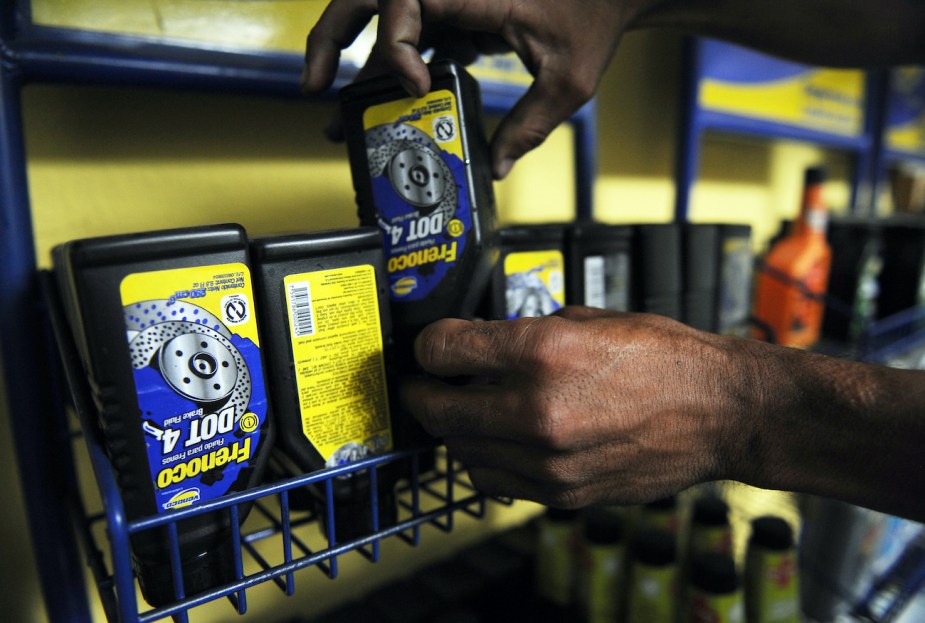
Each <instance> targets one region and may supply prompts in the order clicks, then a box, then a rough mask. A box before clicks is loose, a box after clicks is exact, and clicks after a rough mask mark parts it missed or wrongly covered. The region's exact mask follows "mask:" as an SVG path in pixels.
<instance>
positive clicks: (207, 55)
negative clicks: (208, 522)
mask: <svg viewBox="0 0 925 623" xmlns="http://www.w3.org/2000/svg"><path fill="white" fill-rule="evenodd" d="M30 15H31V14H30V8H29V3H28V1H27V0H15V1H14V2H3V3H0V248H2V249H3V250H4V251H3V261H2V262H0V291H2V292H3V293H4V294H3V296H2V297H0V360H2V361H3V362H4V364H5V365H4V366H3V373H4V375H5V386H6V388H7V402H8V406H9V410H10V414H11V427H12V431H13V444H14V446H15V448H16V450H17V456H16V459H17V461H18V465H19V472H20V474H21V481H22V485H23V496H24V500H25V506H26V514H27V518H28V522H29V525H30V528H31V530H32V533H33V534H34V535H41V538H37V539H34V542H35V556H36V563H37V567H38V571H39V576H40V582H41V586H42V592H43V596H44V601H45V606H46V611H47V614H48V616H49V619H50V620H52V621H67V622H68V623H71V622H80V621H90V620H91V617H90V609H89V606H88V603H87V599H86V587H85V586H84V582H83V575H84V566H85V559H84V557H82V556H81V554H80V552H79V551H78V550H79V547H78V546H79V545H81V544H82V545H84V546H85V547H86V551H87V554H86V561H87V562H88V564H89V565H90V568H91V570H92V571H93V573H94V576H95V578H96V583H97V585H98V586H97V588H98V591H99V593H100V595H101V598H102V601H103V604H104V605H105V608H106V610H107V613H108V615H109V616H110V618H113V619H116V618H121V620H126V621H131V620H136V619H137V620H143V621H149V620H154V619H156V618H160V617H163V616H176V617H177V618H178V619H179V620H181V621H182V620H185V617H186V611H187V610H188V609H189V608H191V607H194V606H196V605H198V604H200V603H204V602H206V601H211V600H214V599H218V598H219V597H222V596H227V597H229V598H231V599H232V600H233V601H235V602H236V603H237V608H238V609H239V610H242V609H246V600H245V590H246V589H248V588H250V587H252V586H254V585H256V584H258V583H262V582H266V581H273V582H275V583H278V584H280V583H281V585H282V587H283V588H284V590H285V591H287V592H288V591H290V590H291V586H292V579H291V578H292V576H291V574H292V573H293V572H294V571H296V570H298V569H301V568H302V567H307V566H318V567H320V568H322V569H323V570H324V569H326V573H329V574H330V573H331V572H332V570H334V571H333V572H334V573H335V574H336V558H337V556H339V555H342V554H343V553H345V552H347V551H351V550H356V551H359V552H366V553H367V555H368V557H370V558H373V559H374V558H376V557H377V556H378V543H379V541H380V540H381V539H383V538H387V537H389V536H393V535H394V536H396V537H399V538H406V539H410V540H411V541H412V542H414V541H415V540H416V538H417V534H418V530H419V528H420V526H421V525H425V524H428V525H436V526H437V527H438V528H440V529H441V530H449V529H451V528H452V523H453V515H454V513H456V512H458V511H459V512H465V513H467V514H476V515H478V514H479V513H480V512H481V510H480V509H481V508H482V504H483V501H482V499H481V498H480V496H478V495H477V494H476V493H475V492H473V491H471V490H470V489H467V488H465V481H464V480H462V479H461V478H459V473H458V471H457V469H456V467H455V466H454V465H453V464H452V462H450V467H449V468H448V469H446V470H444V471H443V472H438V473H436V474H432V475H431V476H429V477H428V478H426V479H425V478H421V479H420V480H419V481H417V482H415V480H416V479H413V480H412V482H411V483H409V487H408V488H407V490H406V492H405V494H404V498H405V500H404V504H403V507H404V509H405V511H406V513H407V517H406V518H405V519H403V520H402V521H401V522H400V523H399V524H398V525H396V526H394V527H390V528H389V529H387V530H382V531H377V532H376V533H375V534H372V535H370V536H368V537H367V538H364V539H359V540H357V541H355V542H351V543H343V544H341V543H336V542H335V541H334V540H333V539H330V540H329V542H328V545H327V546H326V547H324V548H322V549H320V550H318V551H315V552H309V551H308V550H299V551H301V553H300V554H292V553H291V552H292V549H291V548H292V547H293V546H295V547H296V548H297V549H298V548H299V545H298V541H297V540H296V538H295V537H293V536H292V532H291V531H292V529H293V528H294V526H295V525H296V524H295V519H294V518H293V517H291V516H290V513H289V510H288V508H287V504H286V501H287V497H288V492H289V491H291V490H293V489H295V488H298V487H301V486H304V485H306V484H308V483H309V482H316V483H319V484H320V483H322V482H328V483H329V482H330V479H331V478H333V477H335V476H336V475H337V473H338V472H337V471H336V470H335V471H330V472H328V471H326V472H321V473H318V474H312V475H301V476H294V475H289V476H286V477H283V478H282V479H281V480H279V481H278V482H275V483H273V484H270V485H267V486H265V487H260V488H258V489H255V490H253V491H249V492H247V493H244V494H241V495H238V496H231V497H229V498H227V499H222V500H221V501H219V502H216V503H215V505H214V506H212V505H203V506H201V507H196V509H195V510H191V511H183V512H182V513H177V514H171V515H170V516H169V518H168V519H164V520H161V519H160V518H150V519H145V520H139V521H135V522H128V521H127V520H126V517H125V513H124V510H123V509H122V504H121V500H120V499H119V497H118V495H117V494H115V493H113V492H114V491H115V488H114V480H113V475H112V468H111V466H110V465H109V463H108V458H107V457H106V454H105V452H104V451H103V450H102V447H101V445H100V443H99V440H98V439H97V438H96V437H95V436H94V435H93V433H92V430H93V427H92V426H91V427H88V426H86V424H87V423H88V422H89V421H92V419H93V418H92V416H90V415H89V413H92V411H91V410H89V409H88V404H89V403H87V402H86V398H85V397H84V398H80V397H79V396H80V392H81V390H79V389H77V390H76V391H74V392H72V393H73V398H72V401H73V402H74V403H75V404H78V405H79V404H81V403H83V406H79V407H78V412H79V413H80V414H81V418H83V419H84V423H85V426H84V427H83V428H84V429H85V430H87V431H90V434H88V435H85V436H84V439H85V440H86V443H85V444H82V445H81V444H78V448H81V449H82V448H84V447H85V448H86V450H85V451H86V452H88V453H89V460H90V462H91V463H92V465H93V467H94V473H95V476H96V479H97V483H98V486H99V488H100V490H101V492H102V495H103V497H104V512H103V513H102V514H94V515H93V516H92V517H90V516H88V515H87V509H86V508H85V507H84V505H83V502H82V501H81V500H80V499H75V497H74V495H73V494H74V492H75V491H78V487H77V483H76V481H75V477H74V475H73V474H74V469H73V468H74V458H73V456H72V454H73V453H72V450H73V444H72V443H71V438H70V437H69V436H68V435H67V434H66V433H67V430H68V428H67V418H66V414H65V408H64V402H65V401H63V400H60V399H58V400H56V398H55V393H54V392H50V391H48V387H49V384H50V382H53V381H54V379H55V376H56V372H57V369H56V367H55V366H53V365H51V364H52V362H53V361H54V359H53V356H52V355H50V352H51V351H53V347H52V346H50V345H49V346H42V344H44V343H47V342H49V340H48V339H46V338H47V335H46V334H47V323H45V322H44V321H43V319H44V317H45V311H46V310H45V309H44V308H43V296H42V292H41V288H40V283H39V279H38V273H37V265H36V262H35V246H34V239H33V226H32V220H31V213H30V206H29V194H28V180H27V175H26V155H25V148H24V140H23V129H22V127H23V124H22V119H23V111H22V108H21V105H22V104H21V91H22V88H23V86H24V85H26V84H30V83H36V82H44V83H73V84H101V85H122V86H129V87H133V86H138V87H142V86H143V87H152V86H153V87H161V88H169V89H195V90H202V91H209V92H228V93H244V94H259V95H270V96H274V97H293V98H296V97H303V96H302V94H301V93H300V92H299V89H298V84H299V77H300V74H301V70H302V62H303V61H302V58H301V56H300V55H297V54H285V53H275V52H253V51H245V50H234V49H227V48H220V47H214V46H213V47H209V46H202V45H187V44H183V43H180V42H173V41H170V42H166V41H162V40H157V39H153V38H146V37H138V36H127V35H125V36H124V35H115V34H105V33H100V32H87V31H81V30H72V29H63V28H52V27H45V26H39V25H35V24H33V23H32V21H31V17H30ZM356 71H357V68H356V67H345V68H344V71H342V73H341V74H340V75H339V76H338V78H337V80H336V81H335V84H334V86H333V88H332V89H331V90H330V91H329V92H328V93H327V94H325V95H324V96H322V98H323V99H328V100H331V99H332V97H333V94H334V93H335V92H336V90H337V89H338V88H339V87H340V86H343V85H344V84H346V83H347V82H349V81H350V80H351V79H352V78H353V76H354V75H355V73H356ZM482 90H483V99H484V107H485V109H486V111H487V112H489V113H495V114H501V113H504V112H506V111H507V110H509V109H510V107H511V105H512V104H513V102H514V101H516V99H517V97H519V96H520V95H521V94H522V93H523V90H524V88H523V87H515V86H510V85H506V84H494V83H489V82H484V81H483V83H482ZM595 113H596V111H595V105H594V102H592V103H590V104H588V105H587V106H585V107H584V108H582V109H581V110H580V111H579V112H578V113H576V115H575V116H574V117H573V118H572V120H571V121H572V124H573V126H574V129H575V152H576V153H575V167H576V177H577V184H576V186H577V189H576V201H577V212H578V217H579V218H587V217H590V215H591V214H592V213H593V211H592V206H591V200H592V195H593V193H592V186H593V180H594V174H595V166H596V125H595ZM71 386H72V389H75V388H79V386H80V383H79V382H76V383H75V380H74V379H71ZM81 451H83V450H81ZM416 457H417V453H412V454H411V457H410V458H412V459H416ZM403 458H404V459H407V458H409V457H407V456H404V455H388V456H385V457H381V458H377V459H373V460H371V461H365V462H362V463H358V464H356V465H354V466H352V467H351V468H349V469H357V470H359V469H370V470H372V471H373V472H375V471H376V470H377V469H378V468H380V467H381V466H382V465H384V464H385V463H387V462H390V461H395V460H400V459H403ZM430 478H434V480H430ZM422 498H429V499H430V500H431V502H432V503H433V504H435V505H436V508H435V509H432V510H429V511H427V512H424V511H423V510H421V509H422V507H421V506H419V504H420V503H421V500H422ZM62 500H66V501H67V503H66V504H62ZM277 500H278V501H277ZM271 501H272V502H271ZM245 502H252V503H253V504H254V506H255V512H256V514H260V515H262V516H263V517H264V518H265V519H266V518H267V515H269V516H270V517H272V521H270V523H271V524H272V525H273V529H272V530H260V531H258V532H257V533H251V534H248V533H246V532H242V533H241V534H240V535H237V536H238V537H239V538H238V540H237V542H236V547H235V549H236V554H237V555H238V556H240V555H243V554H246V555H248V556H251V557H252V558H253V557H254V553H255V550H254V548H253V547H251V545H252V543H254V542H256V541H257V540H261V539H278V542H279V543H280V548H281V551H284V552H286V553H285V556H284V559H283V560H282V561H281V562H275V563H266V564H264V563H265V562H266V561H264V563H261V561H260V560H257V562H258V563H260V564H261V566H262V569H263V570H262V571H261V572H259V573H257V574H250V575H243V574H242V573H241V567H239V568H238V571H239V573H238V578H237V580H236V581H235V582H232V583H231V584H229V585H226V586H223V587H219V588H217V589H216V591H215V592H213V593H210V594H208V595H199V596H192V597H188V598H184V599H181V600H179V602H178V603H177V604H174V605H171V606H170V607H167V608H161V609H156V610H153V611H148V612H143V613H139V612H138V610H137V608H136V606H137V602H136V600H135V586H134V579H133V577H132V575H131V566H130V562H129V553H128V534H130V533H134V532H137V531H142V530H149V529H152V528H153V527H155V526H161V525H162V524H163V523H164V522H167V524H168V532H169V531H170V526H173V528H172V530H173V533H174V535H175V534H176V529H175V523H173V522H175V521H176V519H179V518H181V517H182V516H186V515H187V514H193V513H198V512H206V511H207V510H209V508H213V507H214V508H223V509H228V512H231V513H235V512H236V510H235V509H236V508H237V505H239V504H243V503H245ZM63 506H66V508H67V510H69V511H70V512H62V507H63ZM260 509H262V510H260ZM328 512H329V513H330V512H333V511H331V509H330V507H329V508H328ZM252 516H253V515H252ZM72 518H77V520H78V521H77V525H76V526H72V525H71V519H72ZM303 519H304V520H305V521H307V522H309V523H310V522H311V521H314V520H316V519H317V518H303ZM98 524H102V525H103V526H104V527H105V529H106V532H107V533H108V535H109V537H108V545H107V547H102V546H101V545H100V544H99V543H98V542H97V541H96V540H95V539H94V530H95V526H97V525H98ZM332 524H333V522H328V524H327V525H332ZM246 526H247V524H246V523H245V527H246ZM75 529H76V534H77V536H76V537H75V536H74V532H75ZM409 534H410V536H409ZM105 549H110V550H111V552H110V553H108V554H107V553H105V552H104V550H105ZM107 561H108V563H107Z"/></svg>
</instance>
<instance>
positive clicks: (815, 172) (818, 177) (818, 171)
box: [804, 166, 828, 186]
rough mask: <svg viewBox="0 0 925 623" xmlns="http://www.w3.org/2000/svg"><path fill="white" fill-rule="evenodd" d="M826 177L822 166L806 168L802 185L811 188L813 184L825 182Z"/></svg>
mask: <svg viewBox="0 0 925 623" xmlns="http://www.w3.org/2000/svg"><path fill="white" fill-rule="evenodd" d="M827 177H828V171H827V170H826V168H825V167H823V166H815V167H808V168H807V169H806V174H805V179H804V184H805V185H806V186H812V185H815V184H822V183H823V182H825V180H826V178H827Z"/></svg>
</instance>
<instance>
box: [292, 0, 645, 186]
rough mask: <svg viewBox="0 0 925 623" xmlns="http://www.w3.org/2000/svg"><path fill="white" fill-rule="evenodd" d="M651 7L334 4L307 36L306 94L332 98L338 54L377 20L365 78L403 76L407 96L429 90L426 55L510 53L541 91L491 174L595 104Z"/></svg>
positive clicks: (530, 99) (505, 129)
mask: <svg viewBox="0 0 925 623" xmlns="http://www.w3.org/2000/svg"><path fill="white" fill-rule="evenodd" d="M653 1H654V0H586V1H584V2H581V3H577V2H563V1H562V0H534V1H531V2H524V1H519V0H467V1H463V0H378V1H377V0H332V2H331V3H330V4H329V5H328V7H327V8H326V10H325V11H324V14H323V15H322V16H321V18H320V19H319V21H318V23H317V24H316V25H315V27H314V29H313V30H312V31H311V33H310V34H309V36H308V40H307V43H306V52H305V70H304V72H303V74H302V88H303V90H305V91H306V92H309V93H317V92H321V91H323V90H325V89H327V88H328V87H329V86H330V85H331V83H332V81H333V80H334V77H335V74H336V72H337V65H338V61H339V59H340V51H341V50H342V49H344V48H346V47H347V46H349V45H350V44H351V43H352V42H353V40H354V39H355V38H356V36H357V35H358V34H359V33H360V31H361V30H362V29H363V28H364V27H365V26H366V24H367V23H368V22H369V21H370V19H372V17H373V16H374V15H376V14H378V15H379V29H378V33H377V40H376V44H375V46H374V47H373V51H372V53H371V54H370V58H369V60H368V61H367V64H366V66H365V67H364V68H363V70H361V72H360V76H358V77H359V78H365V77H370V76H373V75H377V74H382V73H393V74H396V75H397V76H398V78H399V80H401V82H402V84H403V85H404V86H405V89H406V90H407V91H408V93H409V94H410V95H412V96H415V97H421V96H423V95H424V94H426V93H427V92H428V91H429V90H430V75H429V74H428V71H427V67H426V65H425V63H424V61H423V59H422V58H421V51H422V50H426V49H428V48H434V49H435V50H436V52H437V53H438V54H444V55H448V56H451V57H453V58H456V59H457V60H460V61H462V62H466V61H472V60H474V59H475V57H476V56H477V55H478V54H480V53H492V52H497V51H500V50H505V49H510V50H513V51H514V52H516V53H517V55H518V56H519V57H520V59H521V60H522V61H523V63H524V65H525V66H526V67H527V69H528V70H529V71H530V73H531V74H532V75H533V76H534V82H533V84H532V85H531V86H530V88H529V89H528V90H527V92H526V93H525V94H524V95H523V97H521V99H520V100H519V101H518V102H517V103H516V105H515V106H514V107H513V108H512V109H511V110H510V111H509V112H508V114H507V115H505V117H504V118H503V119H502V121H501V123H500V125H499V126H498V128H497V130H496V132H495V135H494V137H493V139H492V146H491V147H492V149H491V153H492V171H493V174H494V176H495V178H497V179H501V178H503V177H505V176H506V175H507V174H508V172H509V171H510V170H511V168H512V167H513V165H514V162H515V161H516V160H517V159H518V158H520V157H521V156H523V155H524V154H526V153H527V152H528V151H530V150H532V149H534V148H535V147H538V146H539V145H540V144H541V143H542V142H543V141H544V140H545V139H546V137H547V136H549V134H550V133H551V132H552V130H553V129H555V128H556V126H558V125H559V124H560V123H562V122H563V121H565V120H566V119H568V118H569V117H570V116H571V115H572V114H573V113H575V112H576V111H577V110H578V109H579V108H581V106H583V105H584V104H585V103H586V102H588V101H589V100H590V99H591V98H592V97H593V96H594V93H595V91H596V90H597V87H598V84H599V83H600V80H601V76H602V75H603V73H604V70H605V69H606V67H607V65H608V64H609V62H610V60H611V58H612V57H613V54H614V52H615V50H616V47H617V44H618V42H619V40H620V38H621V36H622V33H623V32H624V30H625V29H626V28H627V27H628V25H629V23H630V22H631V20H632V18H633V16H634V15H636V14H637V13H638V12H639V11H640V10H641V9H642V7H643V5H646V4H652V2H653Z"/></svg>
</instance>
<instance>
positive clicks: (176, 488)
mask: <svg viewBox="0 0 925 623" xmlns="http://www.w3.org/2000/svg"><path fill="white" fill-rule="evenodd" d="M54 260H55V273H56V276H57V279H58V283H59V286H60V289H61V291H62V294H63V299H64V301H65V309H66V312H67V316H68V318H69V322H70V324H71V328H72V330H73V332H74V334H75V337H76V341H77V342H78V350H79V352H80V354H81V358H82V359H83V363H84V366H85V368H86V372H87V374H88V376H89V380H90V383H91V387H92V391H93V395H94V398H95V400H96V402H97V406H98V408H99V424H100V428H101V429H102V433H103V438H104V442H105V445H106V450H107V452H108V453H109V456H110V457H111V459H112V463H113V467H114V469H115V472H116V478H117V482H118V484H119V487H120V490H121V495H122V499H123V502H124V504H125V509H126V513H127V515H128V518H129V519H130V520H134V519H139V518H141V517H145V516H150V515H156V514H161V513H169V512H170V511H171V510H172V509H175V508H182V507H187V506H191V505H195V504H197V503H201V502H205V501H208V500H212V499H215V498H218V497H220V496H222V495H225V494H227V493H233V492H236V491H241V490H243V489H246V488H248V487H251V486H254V485H256V484H257V483H258V482H259V479H260V477H261V474H262V472H263V468H264V465H265V463H266V458H267V454H268V452H269V450H270V447H271V445H272V442H273V441H272V434H273V428H272V427H271V425H270V420H269V407H268V401H267V398H266V391H265V388H264V377H263V371H262V370H263V367H262V362H261V358H262V354H261V351H260V346H259V345H260V342H259V339H258V332H257V322H256V317H257V312H256V310H255V309H254V296H253V290H252V283H251V273H250V268H249V256H248V246H247V238H246V235H245V232H244V230H243V229H242V228H241V227H240V226H238V225H216V226H209V227H197V228H186V229H175V230H166V231H156V232H148V233H140V234H131V235H121V236H111V237H104V238H93V239H86V240H77V241H72V242H69V243H66V244H64V245H61V246H59V247H57V248H56V249H55V251H54ZM246 510H247V509H246V508H245V509H243V511H246ZM245 514H246V512H241V513H240V516H241V517H242V518H243V516H244V515H245ZM177 528H178V536H179V549H180V562H181V571H182V575H183V583H182V586H183V592H184V593H185V594H186V595H191V594H195V593H198V592H201V591H204V590H207V589H210V588H214V587H215V586H216V585H219V584H222V583H224V582H228V581H231V580H232V579H233V577H234V567H233V562H232V561H233V551H232V548H233V547H236V546H237V545H236V544H233V543H232V542H231V526H230V514H229V513H228V512H227V511H216V512H211V513H207V514H202V515H196V516H193V517H190V518H188V519H185V520H183V521H181V522H179V523H178V524H177ZM131 546H132V555H133V563H134V566H135V570H136V573H137V575H138V579H139V583H140V585H141V589H142V593H143V595H144V597H145V599H146V600H147V601H148V602H149V603H151V604H152V605H155V606H157V605H163V604H165V603H168V602H170V601H173V600H174V599H176V598H178V597H179V595H177V594H176V593H175V590H174V581H175V579H174V578H173V574H172V572H171V569H170V558H169V551H168V540H167V533H166V529H165V528H160V529H156V530H147V531H142V532H138V533H135V534H134V535H132V537H131Z"/></svg>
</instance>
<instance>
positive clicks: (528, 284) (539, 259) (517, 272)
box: [504, 249, 565, 319]
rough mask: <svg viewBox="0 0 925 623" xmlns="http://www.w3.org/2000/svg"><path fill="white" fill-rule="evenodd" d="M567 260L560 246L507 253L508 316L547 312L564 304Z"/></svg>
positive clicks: (505, 264)
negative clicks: (556, 248) (557, 248)
mask: <svg viewBox="0 0 925 623" xmlns="http://www.w3.org/2000/svg"><path fill="white" fill-rule="evenodd" d="M564 275H565V260H564V258H563V256H562V252H561V251H558V250H555V249H553V250H546V251H517V252H513V253H508V254H507V255H506V256H505V257H504V281H505V289H504V295H505V309H506V317H507V318H508V319H512V318H531V317H534V316H548V315H549V314H551V313H553V312H554V311H556V310H557V309H560V308H562V307H563V306H564V305H565V277H564Z"/></svg>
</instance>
